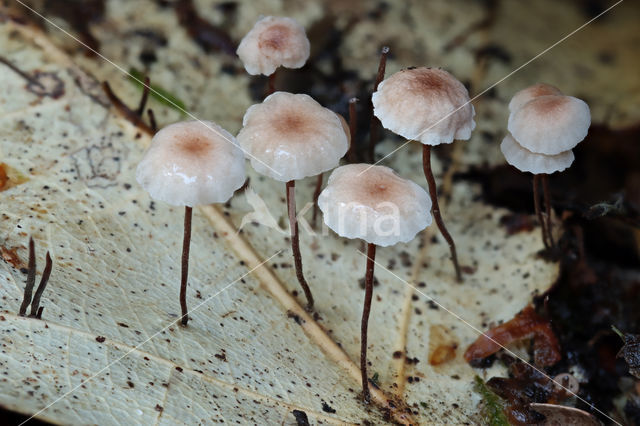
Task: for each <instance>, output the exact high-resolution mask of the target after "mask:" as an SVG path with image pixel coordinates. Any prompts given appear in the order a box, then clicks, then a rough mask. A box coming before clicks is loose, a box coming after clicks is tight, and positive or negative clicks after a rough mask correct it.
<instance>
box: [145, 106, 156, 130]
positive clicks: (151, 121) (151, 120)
mask: <svg viewBox="0 0 640 426" xmlns="http://www.w3.org/2000/svg"><path fill="white" fill-rule="evenodd" d="M147 114H148V115H149V127H151V130H152V131H153V133H156V132H157V131H158V125H157V124H156V115H155V114H154V113H153V110H152V109H151V108H149V109H148V110H147Z"/></svg>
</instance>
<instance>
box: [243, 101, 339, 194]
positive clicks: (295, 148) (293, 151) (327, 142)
mask: <svg viewBox="0 0 640 426" xmlns="http://www.w3.org/2000/svg"><path fill="white" fill-rule="evenodd" d="M242 125H243V126H244V127H243V128H242V130H240V133H238V143H239V144H240V146H241V147H242V149H243V150H244V151H245V152H246V153H247V155H248V156H249V157H250V159H251V165H252V166H253V168H254V169H255V170H256V171H257V172H258V173H261V174H263V175H266V176H269V177H271V178H273V179H275V180H279V181H282V182H286V181H290V180H297V179H302V178H304V177H307V176H315V175H318V174H320V173H323V172H326V171H327V170H331V169H333V168H334V167H336V166H337V165H338V164H339V163H340V159H341V158H342V157H343V156H344V154H346V152H347V150H348V149H349V137H348V132H347V131H346V127H345V125H344V122H343V121H342V120H341V119H340V118H339V116H338V114H336V113H334V112H333V111H331V110H330V109H327V108H324V107H323V106H321V105H320V104H319V103H318V102H316V101H314V100H313V98H312V97H311V96H308V95H302V94H297V95H294V94H292V93H287V92H275V93H273V94H271V95H269V96H267V98H266V99H265V100H264V102H262V103H261V104H256V105H252V106H251V107H249V109H248V110H247V112H246V113H245V115H244V118H243V120H242Z"/></svg>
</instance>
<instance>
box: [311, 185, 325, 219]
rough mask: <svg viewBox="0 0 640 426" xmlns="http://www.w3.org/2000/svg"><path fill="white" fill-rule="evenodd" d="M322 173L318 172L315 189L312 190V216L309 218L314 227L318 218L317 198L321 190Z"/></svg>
mask: <svg viewBox="0 0 640 426" xmlns="http://www.w3.org/2000/svg"><path fill="white" fill-rule="evenodd" d="M323 176H324V173H320V174H319V175H318V178H317V180H316V189H315V190H314V191H313V217H312V218H311V226H312V227H313V229H316V222H317V218H318V198H319V197H320V193H321V192H322V178H323Z"/></svg>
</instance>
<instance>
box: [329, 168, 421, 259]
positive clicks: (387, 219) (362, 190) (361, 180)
mask: <svg viewBox="0 0 640 426" xmlns="http://www.w3.org/2000/svg"><path fill="white" fill-rule="evenodd" d="M318 207H320V210H322V214H323V216H324V223H326V224H327V226H328V227H329V228H331V229H332V230H333V231H334V232H336V233H337V234H338V235H340V236H342V237H346V238H360V239H362V240H365V241H366V242H368V243H373V244H376V245H378V246H383V247H386V246H390V245H393V244H396V243H399V242H408V241H411V240H412V239H413V238H414V237H415V236H416V234H417V233H418V232H420V231H421V230H423V229H424V228H426V227H427V226H429V225H430V224H431V213H430V212H431V199H430V198H429V194H428V193H427V192H426V191H425V190H424V189H422V187H420V186H419V185H417V184H415V183H414V182H412V181H410V180H407V179H403V178H401V177H400V176H398V175H397V174H396V173H395V172H394V171H393V170H392V169H390V168H388V167H384V166H371V165H369V164H349V165H346V166H341V167H338V168H337V169H335V170H334V171H333V172H332V173H331V176H329V181H328V183H327V186H326V188H325V189H324V190H323V191H322V192H321V193H320V197H319V198H318Z"/></svg>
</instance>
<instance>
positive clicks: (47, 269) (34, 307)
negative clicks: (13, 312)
mask: <svg viewBox="0 0 640 426" xmlns="http://www.w3.org/2000/svg"><path fill="white" fill-rule="evenodd" d="M52 268H53V261H52V260H51V255H50V254H49V252H47V257H46V263H45V266H44V271H42V277H41V278H40V284H38V289H37V290H36V293H35V294H34V295H33V301H32V302H31V313H30V314H29V316H31V317H35V318H38V319H39V318H40V315H42V314H41V313H40V312H41V309H39V308H40V299H41V298H42V293H44V289H45V288H47V283H48V282H49V277H50V276H51V269H52Z"/></svg>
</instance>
